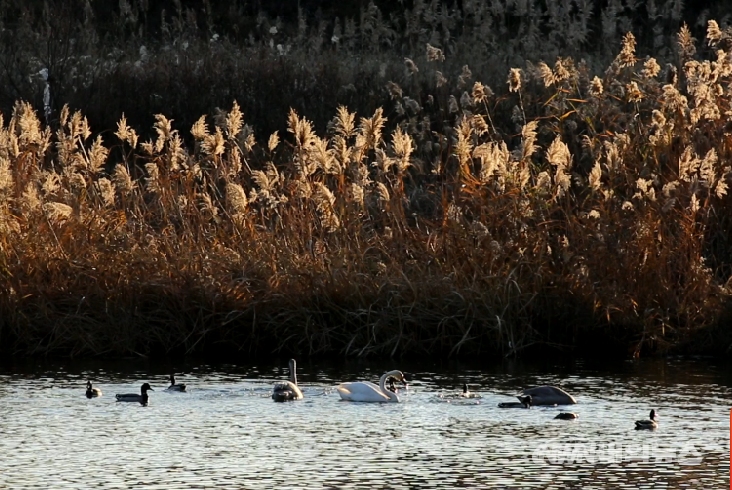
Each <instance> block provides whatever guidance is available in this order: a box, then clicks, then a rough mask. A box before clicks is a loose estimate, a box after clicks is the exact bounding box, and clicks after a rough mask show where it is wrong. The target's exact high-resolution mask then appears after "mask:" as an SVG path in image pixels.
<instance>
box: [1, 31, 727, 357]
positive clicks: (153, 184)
mask: <svg viewBox="0 0 732 490" xmlns="http://www.w3.org/2000/svg"><path fill="white" fill-rule="evenodd" d="M424 46H425V51H424V55H423V57H420V59H417V58H416V57H415V58H414V59H413V58H403V59H402V58H401V57H400V62H401V63H402V67H403V70H405V74H404V78H401V79H399V80H397V81H394V80H392V81H389V82H388V83H386V84H385V85H386V87H387V88H388V90H389V92H390V94H391V96H392V99H391V101H390V102H389V104H390V105H389V107H390V111H391V112H389V113H388V114H387V113H386V112H385V111H384V110H383V109H382V108H378V109H376V110H375V111H373V112H372V113H370V114H365V115H358V114H355V113H353V112H350V111H349V110H348V109H347V108H346V107H343V106H341V107H339V108H338V109H337V111H336V113H335V116H334V117H333V118H332V120H331V121H330V123H329V124H328V127H327V131H326V132H318V131H316V130H315V129H314V125H313V123H312V122H311V121H310V120H308V118H307V115H306V114H298V113H297V112H296V111H295V110H290V112H289V114H288V115H287V116H286V132H282V133H281V134H280V133H279V132H273V133H271V134H259V135H255V132H254V131H253V129H252V127H251V126H250V125H248V124H247V122H246V118H245V115H244V114H243V112H242V110H241V108H240V106H239V105H238V104H237V102H233V103H232V105H231V107H230V109H229V110H225V111H224V110H219V111H218V112H217V113H216V114H215V116H214V117H206V116H203V117H201V118H200V119H198V120H197V121H196V122H195V124H193V125H192V127H191V128H190V130H188V128H178V127H177V126H176V124H175V121H172V120H170V119H168V118H167V117H165V116H164V115H162V114H158V115H156V116H155V119H154V120H155V122H154V126H153V131H152V133H153V135H154V136H153V137H152V138H150V139H146V138H140V136H139V134H138V132H137V131H136V130H135V129H133V128H132V127H130V126H129V125H128V123H127V121H126V119H125V118H122V119H121V120H120V121H119V123H118V125H117V129H116V132H115V135H114V137H112V135H97V136H93V135H92V132H91V129H90V128H89V125H88V123H87V121H86V119H85V118H84V116H83V115H82V114H81V113H79V112H72V111H70V110H68V108H64V109H63V110H62V111H61V112H60V114H59V122H58V125H56V126H53V127H48V126H47V125H45V124H44V123H42V122H41V120H40V119H39V116H38V115H37V113H36V112H35V111H34V109H33V108H32V107H31V105H30V104H28V103H25V102H18V103H16V105H15V109H14V110H13V113H12V115H11V117H10V118H9V120H8V121H7V123H4V122H3V123H2V124H0V127H1V128H2V129H1V130H0V247H1V251H0V282H1V283H2V284H0V290H2V291H6V293H5V294H3V295H1V296H0V348H2V350H3V351H7V352H15V353H23V354H54V353H62V354H69V355H102V354H129V353H137V354H143V355H146V354H151V353H156V352H161V351H162V352H178V353H181V352H183V353H193V352H217V351H241V352H246V353H259V354H262V353H269V352H272V351H286V352H298V353H300V354H311V355H313V354H339V355H401V354H408V355H419V354H423V353H430V354H437V355H444V356H448V355H449V356H458V355H477V354H489V355H504V356H507V355H513V354H516V353H519V352H521V351H523V350H524V349H526V348H529V347H531V346H535V345H540V346H553V347H556V348H560V349H565V350H572V349H576V350H583V351H585V352H600V351H604V350H607V349H614V350H615V351H616V352H627V353H629V354H632V355H640V354H641V353H642V352H667V351H669V350H673V349H678V348H680V346H685V345H688V344H689V342H695V348H696V349H706V348H711V347H718V346H713V345H711V343H712V342H713V338H714V337H712V335H711V334H710V327H714V326H717V325H719V324H720V322H721V321H722V319H723V318H725V316H724V315H725V314H727V313H726V311H728V309H729V304H730V303H729V300H730V293H731V292H732V291H731V289H732V286H731V285H730V281H729V278H730V276H732V270H731V268H730V259H731V257H730V255H731V254H730V250H732V248H731V247H730V238H729V237H730V218H729V216H730V213H729V212H728V211H729V210H730V209H731V208H732V202H730V197H729V194H728V186H729V184H730V174H731V173H732V170H731V169H730V165H729V162H730V152H731V149H730V142H731V141H732V140H730V131H731V129H730V125H729V122H728V120H729V118H730V116H731V115H732V113H731V112H730V110H731V102H732V90H731V89H730V87H731V85H730V81H732V78H731V77H732V34H731V33H730V31H729V29H722V28H720V27H719V25H718V24H717V23H716V22H715V21H709V23H708V29H707V36H706V39H705V41H704V43H703V44H701V43H696V42H695V41H694V40H693V39H692V37H691V34H690V31H689V30H688V29H687V28H686V26H683V27H682V28H681V30H680V32H679V33H678V37H677V48H676V53H677V57H678V61H677V63H675V64H667V65H665V66H663V67H662V66H660V64H659V63H658V62H657V61H656V60H655V59H654V58H651V57H646V58H645V59H639V58H638V55H637V53H636V42H635V38H634V37H633V35H632V34H626V35H625V36H624V38H623V43H622V46H621V49H620V51H619V53H618V54H616V55H615V56H614V58H613V60H612V62H611V63H610V64H609V66H608V67H607V68H605V69H604V70H600V71H593V70H592V68H591V67H590V66H589V65H588V64H586V63H584V62H582V61H578V60H575V59H573V58H571V57H558V58H556V59H554V60H546V61H545V62H538V63H526V64H523V65H522V66H521V67H513V68H510V69H509V70H507V71H506V72H504V75H503V80H504V82H503V83H501V84H500V85H494V86H493V87H490V86H488V85H487V84H483V83H481V82H480V81H478V80H477V79H476V77H475V76H474V74H473V73H472V71H471V69H470V67H468V66H462V67H460V68H459V70H457V71H455V72H454V73H451V72H450V71H448V70H446V69H445V67H444V64H445V63H446V61H447V60H448V59H449V57H450V54H449V53H448V52H445V51H444V50H442V49H440V48H438V47H436V46H435V45H434V44H428V43H425V45H424ZM417 77H421V82H420V83H411V80H413V79H414V78H417ZM413 91H417V92H419V95H417V94H416V93H414V92H413ZM283 116H284V114H283ZM181 131H182V132H181ZM110 154H111V155H115V156H113V157H110ZM725 347H726V346H725Z"/></svg>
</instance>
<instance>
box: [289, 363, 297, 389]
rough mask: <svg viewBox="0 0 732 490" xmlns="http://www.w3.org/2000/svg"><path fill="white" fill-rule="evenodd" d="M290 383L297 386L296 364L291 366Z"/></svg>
mask: <svg viewBox="0 0 732 490" xmlns="http://www.w3.org/2000/svg"><path fill="white" fill-rule="evenodd" d="M290 382H291V383H292V384H294V385H295V386H297V370H296V369H295V363H294V362H293V363H291V364H290Z"/></svg>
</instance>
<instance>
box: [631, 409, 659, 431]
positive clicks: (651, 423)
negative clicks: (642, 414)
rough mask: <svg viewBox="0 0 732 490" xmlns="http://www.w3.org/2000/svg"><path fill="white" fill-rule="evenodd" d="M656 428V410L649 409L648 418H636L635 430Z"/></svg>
mask: <svg viewBox="0 0 732 490" xmlns="http://www.w3.org/2000/svg"><path fill="white" fill-rule="evenodd" d="M657 428H658V422H657V421H656V411H655V410H651V414H650V416H649V417H648V420H636V421H635V430H654V429H657Z"/></svg>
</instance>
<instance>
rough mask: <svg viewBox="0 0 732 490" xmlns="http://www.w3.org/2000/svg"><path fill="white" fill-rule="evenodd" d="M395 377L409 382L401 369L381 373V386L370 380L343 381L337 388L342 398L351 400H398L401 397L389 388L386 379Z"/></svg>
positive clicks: (403, 381) (404, 382)
mask: <svg viewBox="0 0 732 490" xmlns="http://www.w3.org/2000/svg"><path fill="white" fill-rule="evenodd" d="M388 378H394V379H396V380H397V381H401V382H402V383H403V384H407V383H406V381H405V380H404V374H403V373H402V372H401V371H396V370H395V371H389V372H388V373H384V374H382V375H381V379H379V386H376V385H375V384H373V383H371V382H369V381H355V382H352V383H341V384H340V385H338V387H337V388H336V389H337V390H338V394H339V395H341V399H342V400H346V401H349V402H397V403H399V397H398V396H397V394H396V393H394V392H392V391H391V390H389V389H387V387H386V386H385V385H386V380H387V379H388Z"/></svg>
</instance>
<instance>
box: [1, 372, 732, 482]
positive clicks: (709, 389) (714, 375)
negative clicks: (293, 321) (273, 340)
mask: <svg viewBox="0 0 732 490" xmlns="http://www.w3.org/2000/svg"><path fill="white" fill-rule="evenodd" d="M281 364H282V365H283V366H286V360H282V362H281ZM389 369H402V370H405V371H408V372H410V373H412V376H413V381H412V382H411V383H410V386H409V389H408V390H407V391H406V392H405V393H403V397H402V400H403V403H399V404H367V403H363V404H358V403H348V402H341V401H339V397H338V394H337V392H336V391H335V389H334V388H335V386H336V385H337V383H339V382H341V381H354V380H371V381H377V380H378V377H379V375H380V374H381V373H382V372H384V371H386V370H389ZM171 370H175V372H176V374H177V377H178V382H184V383H187V384H188V386H189V388H190V392H189V393H169V392H165V391H163V390H164V389H165V387H166V386H167V379H166V377H167V374H169V372H170V371H171ZM284 378H286V370H285V369H283V368H281V367H278V366H270V365H261V364H260V365H257V366H246V365H211V364H194V365H187V364H177V365H173V364H150V363H146V362H144V361H127V362H106V363H99V362H95V363H82V364H78V363H74V364H71V363H67V364H38V363H35V362H30V363H23V364H20V365H18V364H6V365H3V366H0V488H12V489H18V488H44V489H45V488H62V489H63V488H152V489H180V488H237V489H238V488H273V487H275V486H276V487H279V488H387V487H388V488H454V487H466V488H521V489H524V488H541V489H545V488H556V489H564V488H584V489H592V488H597V489H605V488H633V489H635V488H647V489H655V488H664V489H668V488H693V489H699V488H726V487H727V485H729V464H730V463H729V416H730V406H731V404H732V369H730V366H729V365H723V364H719V363H714V362H708V361H701V360H665V361H644V362H621V363H613V364H610V365H608V364H603V365H601V367H597V366H593V365H590V364H588V363H587V362H576V361H575V362H571V363H567V364H563V365H552V364H544V365H522V364H502V365H498V366H490V367H481V368H476V367H475V366H473V367H466V366H461V365H455V364H451V365H433V364H428V363H425V364H422V365H415V364H410V365H405V364H401V365H400V364H399V363H398V362H391V363H377V364H355V363H354V364H346V365H332V364H319V363H315V362H311V363H309V362H300V363H298V381H299V382H300V384H301V386H302V388H303V391H304V393H305V399H304V400H302V401H299V402H291V403H274V402H273V401H272V400H271V399H270V398H269V396H270V393H271V386H272V383H273V382H274V381H275V380H277V379H284ZM87 379H91V380H92V381H93V382H94V385H95V386H96V387H99V388H101V389H102V390H103V392H104V395H103V396H102V397H101V398H95V399H91V400H87V399H86V398H85V396H84V391H85V383H86V380H87ZM145 381H147V382H150V383H151V384H152V386H153V388H154V389H155V390H156V391H155V392H153V393H151V394H150V395H151V401H150V404H149V406H147V407H142V406H140V405H139V404H136V403H116V402H115V400H114V394H115V393H129V392H139V387H140V385H141V384H142V383H143V382H145ZM463 381H466V382H468V383H470V387H471V391H473V392H475V393H478V394H480V395H481V396H482V398H481V399H479V400H449V399H448V398H446V397H445V395H449V394H451V393H455V392H457V391H458V390H459V387H460V385H461V384H462V382H463ZM539 384H559V385H561V386H562V387H564V388H565V389H567V390H568V391H570V392H571V393H572V394H574V395H575V396H576V398H577V399H578V401H579V404H578V405H575V406H573V407H568V408H569V410H571V411H574V412H576V413H578V414H579V416H580V418H579V420H577V421H571V422H567V421H559V420H554V419H553V417H554V416H555V415H556V414H557V413H559V411H561V410H562V407H534V408H532V409H530V410H521V409H515V410H511V409H503V410H501V409H498V408H496V405H497V404H498V403H499V402H501V401H513V399H512V398H510V397H509V395H512V394H514V393H516V392H518V391H519V389H520V388H522V387H527V386H534V385H539ZM651 408H655V409H656V410H657V412H658V414H659V417H660V428H659V429H658V430H657V431H655V432H646V431H638V432H637V431H634V430H633V425H634V424H633V422H634V421H635V420H637V419H644V418H648V412H649V411H650V409H651Z"/></svg>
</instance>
